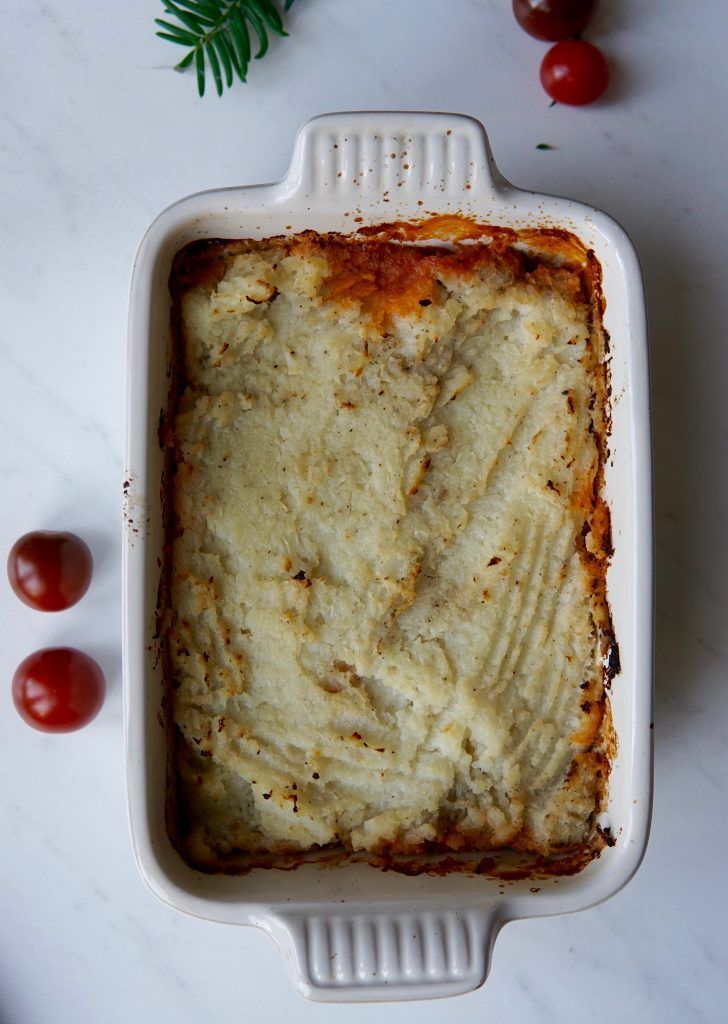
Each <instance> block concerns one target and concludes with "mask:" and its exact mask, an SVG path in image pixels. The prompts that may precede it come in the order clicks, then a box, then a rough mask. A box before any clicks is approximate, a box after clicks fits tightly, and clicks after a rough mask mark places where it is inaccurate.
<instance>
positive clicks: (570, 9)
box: [513, 0, 598, 43]
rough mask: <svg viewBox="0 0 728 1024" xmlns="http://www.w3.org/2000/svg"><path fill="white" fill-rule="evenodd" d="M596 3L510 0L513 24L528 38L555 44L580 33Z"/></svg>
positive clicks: (595, 0)
mask: <svg viewBox="0 0 728 1024" xmlns="http://www.w3.org/2000/svg"><path fill="white" fill-rule="evenodd" d="M597 5H598V0H513V13H514V14H515V16H516V21H517V22H518V24H519V25H520V26H521V28H522V29H525V31H526V32H528V34H529V35H530V36H535V38H536V39H546V40H547V41H548V42H552V43H554V42H556V41H557V40H558V39H568V38H569V37H570V36H578V35H579V33H580V32H583V31H584V29H585V28H586V27H587V25H588V24H589V22H590V21H591V20H592V18H593V17H594V12H595V11H596V9H597Z"/></svg>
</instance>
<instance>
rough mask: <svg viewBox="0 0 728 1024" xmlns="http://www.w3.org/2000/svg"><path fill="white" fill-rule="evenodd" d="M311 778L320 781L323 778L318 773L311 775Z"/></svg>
mask: <svg viewBox="0 0 728 1024" xmlns="http://www.w3.org/2000/svg"><path fill="white" fill-rule="evenodd" d="M311 778H312V779H320V778H321V776H320V775H319V773H318V772H313V774H312V775H311Z"/></svg>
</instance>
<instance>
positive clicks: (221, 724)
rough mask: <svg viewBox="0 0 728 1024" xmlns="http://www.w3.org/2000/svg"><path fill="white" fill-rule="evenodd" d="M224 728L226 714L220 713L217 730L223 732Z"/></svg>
mask: <svg viewBox="0 0 728 1024" xmlns="http://www.w3.org/2000/svg"><path fill="white" fill-rule="evenodd" d="M224 728H225V716H224V715H220V717H219V718H218V720H217V731H218V732H222V731H223V729H224Z"/></svg>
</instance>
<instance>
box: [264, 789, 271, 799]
mask: <svg viewBox="0 0 728 1024" xmlns="http://www.w3.org/2000/svg"><path fill="white" fill-rule="evenodd" d="M272 796H273V790H271V791H270V793H264V794H263V799H264V800H270V798H271V797H272Z"/></svg>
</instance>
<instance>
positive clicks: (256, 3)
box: [248, 0, 286, 36]
mask: <svg viewBox="0 0 728 1024" xmlns="http://www.w3.org/2000/svg"><path fill="white" fill-rule="evenodd" d="M248 3H249V4H250V8H251V10H253V11H255V12H256V14H258V15H259V17H260V18H261V19H262V20H263V22H264V23H265V24H266V25H268V27H269V28H270V29H271V31H272V32H275V33H276V35H279V36H284V35H286V32H285V30H284V28H283V22H282V21H281V16H280V14H279V13H278V11H277V9H276V8H275V7H274V6H273V4H272V3H271V0H248Z"/></svg>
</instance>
